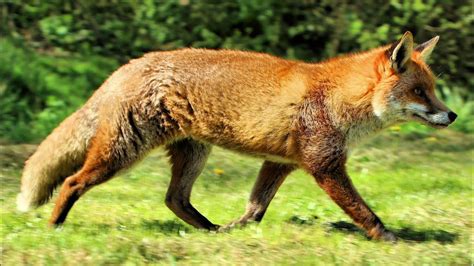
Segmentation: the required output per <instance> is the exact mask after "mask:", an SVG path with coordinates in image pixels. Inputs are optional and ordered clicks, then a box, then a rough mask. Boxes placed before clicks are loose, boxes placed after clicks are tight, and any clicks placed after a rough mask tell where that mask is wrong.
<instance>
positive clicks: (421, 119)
mask: <svg viewBox="0 0 474 266" xmlns="http://www.w3.org/2000/svg"><path fill="white" fill-rule="evenodd" d="M412 117H413V118H414V119H415V120H417V121H420V122H422V123H423V124H426V125H428V126H430V127H434V128H446V127H447V126H448V125H449V124H443V123H435V122H432V121H430V120H428V119H426V118H424V117H423V116H421V115H419V114H416V113H413V114H412Z"/></svg>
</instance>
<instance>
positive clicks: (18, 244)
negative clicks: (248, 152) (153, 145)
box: [0, 130, 474, 265]
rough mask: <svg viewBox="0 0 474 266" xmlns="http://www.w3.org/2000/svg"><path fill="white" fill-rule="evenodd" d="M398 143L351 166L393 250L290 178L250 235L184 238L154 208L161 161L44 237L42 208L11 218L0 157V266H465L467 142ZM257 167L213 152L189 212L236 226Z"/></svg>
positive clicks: (369, 151) (10, 195) (92, 199)
mask: <svg viewBox="0 0 474 266" xmlns="http://www.w3.org/2000/svg"><path fill="white" fill-rule="evenodd" d="M398 135H399V133H397V131H396V130H392V132H386V133H385V134H383V135H382V136H379V137H377V138H376V139H374V140H372V141H369V142H368V143H367V144H365V145H364V146H362V147H360V148H358V149H357V150H354V151H353V153H352V156H351V159H350V161H349V173H350V174H351V176H352V178H353V181H354V183H355V185H356V187H357V188H358V189H359V192H360V193H361V194H362V196H363V197H364V198H365V199H366V200H367V202H368V204H369V205H370V206H372V208H373V209H374V210H375V212H376V213H377V214H378V216H379V217H381V219H382V220H383V221H384V222H385V224H386V225H387V226H388V227H389V228H390V229H392V230H393V231H395V232H396V234H397V235H398V236H399V237H400V238H401V240H400V241H399V242H398V243H397V244H390V243H384V242H378V241H371V240H368V239H367V238H366V237H365V235H364V234H363V233H362V232H361V231H359V230H357V229H356V228H355V227H354V226H353V225H352V224H351V221H350V219H349V218H348V217H347V216H346V215H345V214H344V213H343V212H342V211H341V210H340V209H339V208H338V207H337V206H336V205H335V203H333V202H332V201H331V200H330V199H329V198H328V197H327V196H326V195H325V194H324V192H323V191H322V190H321V189H320V188H318V187H317V185H316V183H315V182H314V181H313V180H312V178H311V177H310V176H309V175H307V174H305V173H304V172H302V171H296V172H295V173H293V174H292V175H290V176H289V177H288V179H287V180H286V181H285V183H284V184H283V186H282V187H281V189H280V191H279V192H278V193H277V195H276V197H275V199H274V200H273V201H272V203H271V205H270V208H269V210H268V212H267V214H266V216H265V218H264V219H263V221H262V223H261V224H260V225H255V224H251V225H250V226H248V227H246V228H243V229H237V230H233V231H231V232H230V233H218V234H215V233H209V232H205V231H200V230H196V229H193V228H192V227H190V226H188V225H187V224H185V223H184V222H182V221H181V220H179V219H178V218H176V216H175V215H174V214H173V213H172V212H171V211H169V210H168V209H167V208H166V206H165V204H164V195H165V192H166V188H167V185H168V182H169V172H170V171H169V168H168V165H167V160H166V158H165V156H164V153H163V152H162V151H161V150H157V151H155V152H153V153H151V154H150V155H149V156H148V157H147V158H146V159H144V160H143V161H142V162H141V163H139V164H138V165H136V166H135V167H134V168H133V169H131V170H129V171H127V172H124V173H122V174H120V175H119V176H117V177H116V178H115V179H113V180H111V181H110V182H108V183H106V184H104V185H101V186H98V187H96V188H94V189H92V190H91V191H90V192H88V193H87V194H86V195H85V196H84V197H83V198H81V200H79V201H78V202H77V204H76V205H75V207H74V208H73V209H72V211H71V213H70V215H69V217H68V220H67V222H66V224H65V225H64V227H63V228H62V229H60V230H52V229H48V228H47V227H46V222H47V220H48V218H49V214H50V213H51V210H52V207H53V204H52V203H49V204H47V205H45V206H44V207H42V208H40V209H38V210H36V211H33V212H31V213H27V214H20V213H17V212H16V211H15V205H14V203H15V196H16V193H17V192H18V188H19V179H20V178H19V176H20V171H21V170H20V169H19V166H18V165H19V164H18V163H14V162H15V159H12V158H14V156H13V155H11V154H12V153H8V152H5V151H6V150H7V148H6V147H5V146H3V147H1V146H0V149H2V150H3V151H4V152H3V154H7V155H6V156H5V158H4V159H5V160H4V159H1V160H3V161H4V162H5V163H3V164H1V166H2V170H1V171H0V178H1V188H2V189H1V193H0V202H1V219H2V222H1V239H2V247H1V252H2V262H1V264H2V265H18V264H66V265H77V264H88V265H96V264H128V265H131V264H147V263H150V264H182V265H187V264H217V265H220V264H348V265H351V264H362V265H383V264H403V265H406V264H411V265H420V264H425V265H426V264H442V265H459V264H461V265H469V264H472V262H473V258H474V257H473V254H472V250H473V249H472V248H473V243H474V242H473V194H472V173H473V170H474V168H473V163H472V159H473V151H474V143H473V141H472V139H473V136H472V135H466V134H462V133H456V132H454V131H450V130H443V131H436V132H430V133H428V134H424V135H423V134H421V135H420V134H408V135H407V134H402V135H401V136H398ZM11 148H12V147H9V148H8V150H10V149H11ZM20 153H21V152H20ZM7 159H8V160H7ZM7 161H8V162H7ZM10 161H11V163H10ZM260 164H261V163H260V161H259V160H257V159H254V158H249V157H244V156H241V155H238V154H234V153H231V152H228V151H225V150H222V149H219V148H215V149H214V151H213V154H212V155H211V158H210V159H209V162H208V164H207V166H206V169H205V171H204V172H203V174H202V175H201V177H200V178H199V179H198V181H197V183H196V185H195V187H194V191H193V203H194V205H195V206H196V207H197V208H198V209H199V210H200V211H201V212H202V213H203V214H204V215H206V216H207V217H208V218H209V219H210V220H211V221H213V222H215V223H218V224H225V223H227V222H229V221H231V220H232V219H235V218H237V217H238V216H240V215H241V214H242V212H243V210H244V208H245V204H246V199H247V197H248V194H249V192H250V190H251V187H252V184H253V181H254V180H255V177H256V175H257V172H258V169H259V166H260Z"/></svg>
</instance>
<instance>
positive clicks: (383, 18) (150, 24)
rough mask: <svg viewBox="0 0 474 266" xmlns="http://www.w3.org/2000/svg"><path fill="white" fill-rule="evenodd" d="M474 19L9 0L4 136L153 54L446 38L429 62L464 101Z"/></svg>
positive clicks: (428, 12)
mask: <svg viewBox="0 0 474 266" xmlns="http://www.w3.org/2000/svg"><path fill="white" fill-rule="evenodd" d="M473 20H474V15H473V13H472V7H471V2H470V1H435V0H425V1H421V0H415V1H396V0H390V1H375V0H374V1H369V0H361V1H357V2H354V3H349V1H332V0H331V1H329V0H322V1H314V0H302V1H289V0H265V1H254V0H236V1H211V0H207V1H192V0H179V1H178V0H173V1H171V0H163V1H151V0H143V1H119V0H112V1H105V0H96V1H66V0H56V1H39V0H26V1H8V0H6V1H5V0H4V1H3V2H1V3H0V22H1V26H0V27H1V28H0V35H1V36H4V38H3V39H2V41H1V42H0V49H1V51H0V80H2V81H1V83H0V96H1V98H0V115H1V116H2V119H1V123H0V134H1V135H2V136H8V138H9V139H13V140H16V141H21V140H31V139H34V138H38V137H42V136H44V135H45V134H47V133H48V131H50V130H51V129H52V128H53V127H54V125H56V124H57V123H59V121H61V120H62V119H63V118H64V117H65V116H66V115H67V114H69V113H70V112H72V111H73V110H74V109H75V108H77V107H78V106H79V105H80V104H81V103H82V102H83V101H84V100H85V98H87V96H89V95H90V94H91V92H92V91H93V90H94V89H96V88H97V87H98V86H99V85H100V83H101V82H102V81H103V80H104V79H105V78H106V76H107V75H108V74H110V72H111V71H112V70H113V69H114V68H115V67H116V66H118V64H119V63H124V62H126V61H127V60H129V59H130V58H133V57H138V56H140V55H142V54H143V53H145V52H147V51H151V50H171V49H175V48H179V47H186V46H192V47H208V48H230V49H246V50H255V51H262V52H268V53H271V54H275V55H280V56H284V57H287V58H297V59H302V60H306V61H315V60H321V59H325V58H328V57H331V56H335V55H337V54H340V53H346V52H354V51H358V50H365V49H369V48H373V47H376V46H379V45H382V44H387V43H389V42H393V41H395V40H396V39H397V38H398V37H399V36H400V35H401V34H402V33H403V32H405V31H407V30H410V31H412V32H413V33H414V35H415V39H416V41H419V42H422V41H425V40H428V39H430V38H431V37H433V36H435V35H440V36H441V41H440V43H439V44H438V47H437V48H436V51H435V53H434V55H433V57H432V65H433V69H434V71H435V72H436V73H438V74H439V75H440V82H439V88H440V93H441V94H442V95H443V96H444V97H448V96H449V95H453V94H455V95H456V97H457V98H459V100H460V101H461V104H462V105H464V103H465V102H466V101H471V100H472V92H471V91H470V90H469V88H472V87H473V86H474V79H473V77H472V75H471V72H472V69H473V67H474V66H473V64H474V60H473V54H474V53H472V51H471V50H472V47H473V43H472V40H473V38H472V37H473V31H472V28H473V27H472V26H473V25H472V24H473ZM461 107H462V106H460V107H459V108H461ZM466 108H468V111H466V112H469V113H472V105H471V106H470V107H469V106H468V107H466ZM454 109H455V110H456V111H458V110H457V109H456V108H454ZM463 127H464V125H463ZM466 127H467V126H466ZM24 129H25V130H24ZM26 129H28V130H26ZM13 132H14V133H13Z"/></svg>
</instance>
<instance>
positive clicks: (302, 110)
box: [17, 32, 456, 241]
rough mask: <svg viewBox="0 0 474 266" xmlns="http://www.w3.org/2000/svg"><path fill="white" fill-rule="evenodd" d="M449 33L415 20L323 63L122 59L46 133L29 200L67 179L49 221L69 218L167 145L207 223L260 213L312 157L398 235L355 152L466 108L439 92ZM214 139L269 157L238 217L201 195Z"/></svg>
mask: <svg viewBox="0 0 474 266" xmlns="http://www.w3.org/2000/svg"><path fill="white" fill-rule="evenodd" d="M438 39H439V38H438V37H435V38H433V39H431V40H429V41H427V42H425V43H423V44H420V45H418V46H416V47H414V44H413V37H412V34H411V33H410V32H406V33H405V34H404V35H403V36H402V37H401V38H400V39H399V40H398V41H397V42H395V43H394V44H392V45H387V46H383V47H379V48H375V49H372V50H369V51H367V52H362V53H358V54H349V55H344V56H340V57H337V58H333V59H330V60H327V61H324V62H320V63H304V62H299V61H291V60H284V59H281V58H277V57H274V56H270V55H267V54H262V53H255V52H243V51H232V50H206V49H181V50H176V51H168V52H152V53H148V54H146V55H144V56H143V57H141V58H139V59H134V60H131V61H130V62H129V63H127V64H126V65H124V66H122V67H120V68H119V69H118V70H117V71H115V72H114V73H113V74H112V75H111V76H110V77H109V78H108V79H107V80H106V81H105V82H104V84H103V85H102V86H101V87H100V88H99V89H98V90H97V91H96V92H95V93H94V94H93V95H92V97H91V98H90V99H89V100H88V101H87V103H86V104H85V105H84V106H83V107H82V108H81V109H79V110H78V111H76V112H75V113H73V114H72V115H71V116H70V117H68V118H67V119H66V120H65V121H63V122H62V123H61V124H60V125H59V126H58V127H57V128H56V129H55V130H54V131H53V132H52V133H51V134H50V135H49V136H48V137H47V138H46V139H45V140H44V141H43V142H42V143H41V145H39V147H38V149H37V151H36V152H35V153H34V154H33V155H32V156H31V157H30V158H29V159H28V160H27V162H26V164H25V168H24V171H23V175H22V185H21V193H20V194H19V195H18V198H17V204H18V208H19V210H23V211H26V210H28V209H29V208H31V207H38V206H40V205H42V204H44V203H46V202H47V201H48V200H49V198H50V197H51V195H52V192H53V190H54V189H55V187H56V186H58V185H60V184H61V183H62V187H61V190H60V192H59V196H58V198H57V201H56V205H55V207H54V211H53V213H52V216H51V219H50V221H49V223H50V224H51V225H60V224H62V223H63V222H64V221H65V219H66V216H67V214H68V212H69V210H70V209H71V207H72V206H73V204H74V203H75V202H76V201H77V200H78V199H79V198H80V197H81V196H82V195H84V193H85V192H86V191H88V190H89V189H91V188H92V187H93V186H95V185H98V184H101V183H103V182H105V181H107V180H109V179H111V178H112V177H113V176H114V174H115V173H117V171H119V170H121V169H124V168H127V167H129V166H131V165H132V164H133V163H134V162H135V161H137V160H139V159H140V158H141V157H142V156H144V154H146V152H148V151H150V150H151V149H153V148H155V147H157V146H164V147H165V148H166V150H167V151H168V154H169V157H170V162H171V168H172V177H171V182H170V185H169V188H168V192H167V194H166V205H167V206H168V207H169V208H170V209H171V210H172V211H173V212H174V213H175V214H176V215H177V216H178V217H179V218H181V219H182V220H184V221H185V222H187V223H189V224H191V225H193V226H195V227H197V228H204V229H208V230H218V229H220V228H231V227H233V226H235V225H244V224H246V223H247V222H249V221H256V222H258V221H260V220H261V219H262V218H263V216H264V214H265V211H266V209H267V207H268V205H269V203H270V201H271V200H272V198H273V197H274V195H275V193H276V192H277V190H278V188H279V187H280V185H281V184H282V183H283V181H284V179H285V178H286V176H288V174H290V172H292V171H293V170H294V169H296V168H302V169H304V170H306V171H307V172H308V173H309V174H311V175H312V176H314V178H315V180H316V182H317V184H319V186H320V187H321V188H322V189H323V190H324V191H325V192H326V193H327V194H328V195H329V197H331V199H333V200H334V201H335V202H336V203H337V204H338V205H339V206H340V207H341V208H342V209H343V210H344V211H345V212H346V213H347V214H348V215H349V216H350V217H351V218H352V219H353V221H354V222H355V223H356V224H357V225H358V226H359V227H361V228H362V229H364V230H365V231H366V232H367V234H368V236H369V237H371V238H374V239H383V240H389V241H394V240H395V239H396V237H395V235H394V234H393V233H392V232H390V231H389V230H387V229H386V228H385V226H384V225H383V223H382V222H381V220H380V219H379V218H378V217H377V216H376V215H375V214H374V212H373V211H372V210H371V209H370V208H369V207H368V206H367V204H366V203H365V202H364V200H363V199H362V198H361V196H360V195H359V194H358V192H357V191H356V189H355V188H354V186H353V185H352V183H351V180H350V178H349V176H348V174H347V172H346V168H345V163H346V158H347V153H348V150H349V149H350V148H351V147H353V145H355V144H357V143H358V142H359V141H360V140H361V139H362V138H364V137H366V136H369V135H371V134H372V133H375V132H377V131H379V130H381V129H383V128H386V127H388V126H391V125H393V124H395V123H400V122H404V121H411V120H415V121H419V122H421V123H424V124H426V125H429V126H432V127H436V128H442V127H446V126H448V125H449V124H451V123H452V122H453V121H454V120H455V119H456V114H455V113H454V112H452V111H450V110H449V109H448V108H447V107H446V106H445V105H444V104H443V103H442V102H440V100H438V99H437V98H436V96H435V90H434V87H435V78H434V76H433V74H432V72H431V71H430V69H429V67H428V66H427V64H426V60H427V58H428V57H429V55H430V54H431V52H432V51H433V48H434V47H435V45H436V43H437V42H438ZM212 145H218V146H221V147H225V148H228V149H231V150H234V151H238V152H242V153H246V154H250V155H254V156H257V157H261V158H263V159H264V160H265V161H264V163H263V166H262V168H261V170H260V173H259V176H258V178H257V181H256V183H255V186H254V188H253V190H252V192H251V195H250V199H249V202H248V205H247V208H246V211H245V213H244V214H243V216H241V217H240V218H239V219H237V220H236V221H234V222H231V223H230V224H229V225H227V226H226V227H219V226H218V225H215V224H213V223H212V222H210V221H209V220H208V219H207V218H206V217H204V216H203V215H201V214H200V213H199V212H198V210H196V209H195V208H194V207H193V206H192V205H191V203H190V194H191V189H192V186H193V183H194V181H195V180H196V178H197V177H198V176H199V174H200V173H201V171H202V169H203V167H204V164H205V162H206V159H207V157H208V155H209V153H210V152H211V146H212Z"/></svg>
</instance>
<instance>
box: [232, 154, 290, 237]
mask: <svg viewBox="0 0 474 266" xmlns="http://www.w3.org/2000/svg"><path fill="white" fill-rule="evenodd" d="M294 169H295V166H293V165H290V164H281V163H275V162H270V161H265V162H264V163H263V165H262V168H261V169H260V172H259V174H258V178H257V181H256V182H255V185H254V187H253V189H252V193H251V195H250V198H249V202H248V203H247V208H246V211H245V213H244V214H243V215H242V216H241V217H240V218H239V219H237V220H236V221H233V222H231V223H230V224H229V225H227V226H226V227H225V228H223V230H228V229H230V228H232V227H235V226H238V225H239V226H244V225H245V224H247V223H248V222H251V221H255V222H260V221H261V220H262V218H263V215H264V214H265V212H266V210H267V208H268V205H269V204H270V201H271V200H272V199H273V197H274V196H275V194H276V192H277V190H278V188H279V187H280V185H281V184H282V183H283V181H284V180H285V178H286V177H287V176H288V175H289V174H290V173H291V172H292V171H293V170H294Z"/></svg>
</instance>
